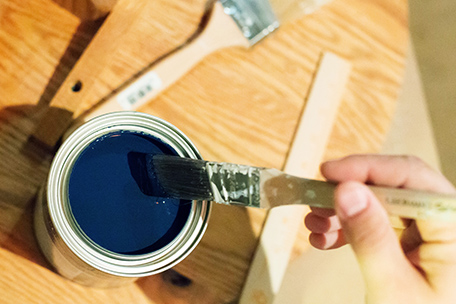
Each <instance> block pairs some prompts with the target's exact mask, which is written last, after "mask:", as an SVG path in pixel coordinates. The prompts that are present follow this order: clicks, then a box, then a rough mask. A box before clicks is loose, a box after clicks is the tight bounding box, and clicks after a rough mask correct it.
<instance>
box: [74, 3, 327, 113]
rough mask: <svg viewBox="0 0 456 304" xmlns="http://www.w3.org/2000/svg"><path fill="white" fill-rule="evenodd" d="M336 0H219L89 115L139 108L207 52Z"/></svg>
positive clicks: (246, 42) (244, 43)
mask: <svg viewBox="0 0 456 304" xmlns="http://www.w3.org/2000/svg"><path fill="white" fill-rule="evenodd" d="M330 1H331V0H218V1H210V2H209V3H211V2H212V6H211V7H210V10H209V11H208V13H207V14H206V15H207V17H205V18H203V20H206V21H204V22H202V24H201V27H202V28H201V29H200V31H199V32H196V33H195V34H194V35H193V36H192V37H191V38H190V39H189V40H188V41H187V42H186V43H185V44H184V45H182V46H181V47H179V48H178V49H177V50H175V51H174V52H172V53H171V54H169V55H167V56H166V57H165V58H163V60H161V61H159V62H157V63H154V64H152V65H151V66H149V67H147V68H145V69H144V70H142V71H140V72H139V73H138V74H137V75H135V76H134V78H133V79H131V80H130V81H128V82H127V83H125V84H124V85H122V86H121V87H120V88H117V89H116V93H115V94H112V95H111V96H109V97H108V98H106V99H105V100H104V101H103V102H101V103H100V104H99V105H98V106H97V107H96V108H94V109H93V110H91V111H90V112H88V113H86V114H84V115H83V117H82V119H83V120H84V121H87V120H88V119H90V118H92V117H95V116H98V115H101V114H104V113H107V112H112V111H121V110H136V109H138V108H139V107H140V106H142V105H144V104H145V103H147V102H148V101H150V100H151V99H153V98H154V97H155V96H157V95H158V94H159V93H161V92H162V91H164V90H165V89H166V88H168V87H169V86H171V85H172V84H173V83H175V82H176V81H177V80H178V79H180V78H181V77H182V76H183V75H185V74H186V73H187V72H188V71H190V70H191V69H192V68H193V67H194V66H195V65H196V64H198V63H199V62H200V61H201V60H203V59H204V58H205V57H206V56H207V55H209V54H211V53H214V52H216V51H218V50H220V49H223V48H227V47H234V46H238V47H244V48H250V47H252V46H254V45H255V44H257V43H258V42H259V41H261V40H262V39H264V38H265V37H267V36H268V35H269V34H271V33H272V32H274V31H275V30H276V29H277V28H279V27H280V26H281V25H282V24H284V23H286V22H290V21H292V20H294V19H296V18H298V17H300V16H302V15H306V14H310V13H312V12H314V11H315V10H316V9H318V8H319V7H321V6H322V5H324V4H326V3H328V2H330Z"/></svg>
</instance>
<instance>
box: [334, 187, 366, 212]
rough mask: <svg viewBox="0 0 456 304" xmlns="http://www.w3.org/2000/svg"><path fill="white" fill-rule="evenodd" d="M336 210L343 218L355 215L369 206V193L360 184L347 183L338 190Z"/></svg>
mask: <svg viewBox="0 0 456 304" xmlns="http://www.w3.org/2000/svg"><path fill="white" fill-rule="evenodd" d="M336 199H337V200H338V203H337V204H336V212H337V213H338V215H339V216H340V217H342V218H350V217H353V216H355V215H357V214H359V213H360V212H362V211H363V210H364V209H366V207H367V195H366V191H365V189H363V188H362V186H360V185H345V187H341V188H339V190H338V193H337V197H336Z"/></svg>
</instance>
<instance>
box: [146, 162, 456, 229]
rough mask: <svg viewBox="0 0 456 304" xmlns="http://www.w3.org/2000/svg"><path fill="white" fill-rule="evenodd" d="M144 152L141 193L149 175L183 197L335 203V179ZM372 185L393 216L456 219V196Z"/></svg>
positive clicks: (265, 204)
mask: <svg viewBox="0 0 456 304" xmlns="http://www.w3.org/2000/svg"><path fill="white" fill-rule="evenodd" d="M143 157H144V158H143V162H142V163H141V166H142V172H143V173H142V177H141V178H140V179H139V180H141V181H139V182H138V185H139V187H140V188H141V190H142V191H143V192H144V191H147V187H148V184H149V181H150V179H154V180H155V179H158V182H159V184H160V185H161V187H162V188H163V190H164V191H165V192H166V193H167V194H168V195H169V196H170V197H175V198H181V199H188V200H209V201H215V202H216V203H221V204H228V205H241V206H246V207H257V208H272V207H277V206H283V205H294V204H304V205H309V206H313V207H321V208H333V207H334V197H333V195H334V190H335V187H336V184H333V183H329V182H324V181H317V180H311V179H305V178H300V177H296V176H291V175H288V174H285V173H283V172H281V171H279V170H276V169H267V168H259V167H252V166H245V165H238V164H231V163H218V162H208V161H204V160H197V159H190V158H182V157H176V156H167V155H151V154H150V155H149V154H146V155H143ZM137 164H139V163H137ZM146 170H147V172H146ZM137 181H138V179H137ZM369 188H370V189H371V190H372V191H373V192H374V193H375V195H376V196H377V197H378V199H379V200H380V201H381V202H382V203H383V205H384V207H385V209H386V210H387V212H388V213H390V214H391V215H395V216H401V217H405V218H412V219H436V220H446V221H456V197H455V196H451V195H445V194H437V193H430V192H423V191H417V190H408V189H397V188H386V187H377V186H369Z"/></svg>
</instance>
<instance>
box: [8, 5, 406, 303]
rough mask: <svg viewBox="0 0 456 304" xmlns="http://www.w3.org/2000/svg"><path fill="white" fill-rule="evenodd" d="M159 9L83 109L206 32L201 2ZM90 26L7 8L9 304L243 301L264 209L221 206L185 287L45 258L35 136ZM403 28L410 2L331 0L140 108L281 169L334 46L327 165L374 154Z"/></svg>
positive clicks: (220, 55)
mask: <svg viewBox="0 0 456 304" xmlns="http://www.w3.org/2000/svg"><path fill="white" fill-rule="evenodd" d="M153 3H154V5H153V9H150V11H149V12H148V13H147V15H143V16H140V17H139V18H138V20H137V22H136V23H135V27H134V29H132V30H131V31H130V33H129V34H128V35H127V36H126V37H124V38H122V42H121V43H120V44H121V47H120V48H119V49H118V51H117V53H116V54H115V55H114V58H113V60H112V62H111V63H110V64H109V65H107V66H105V67H104V68H103V71H102V72H101V73H100V74H98V75H95V76H96V81H95V83H94V89H93V90H91V93H90V94H88V95H87V96H86V98H85V100H84V105H83V106H84V107H86V108H89V107H91V106H92V105H94V104H95V103H97V102H98V101H99V100H100V99H102V98H103V97H105V96H106V95H108V94H109V93H110V92H111V90H112V89H113V88H115V87H117V86H118V85H120V84H121V83H123V82H125V81H126V80H127V79H129V78H130V77H131V76H132V75H134V74H135V73H136V72H137V71H139V70H140V69H142V68H143V67H145V66H147V65H148V64H149V63H150V62H153V61H154V60H156V59H157V58H159V57H160V56H162V55H164V54H166V53H168V52H170V51H171V50H173V49H175V48H176V47H178V46H179V45H181V44H182V43H184V42H185V41H186V40H187V39H188V38H189V37H190V36H191V35H192V33H193V32H194V31H195V30H196V29H197V27H198V24H199V22H200V20H201V16H202V14H203V12H204V7H205V1H203V0H192V1H187V0H176V1H166V0H156V1H153ZM93 33H94V29H93V28H92V27H91V26H87V23H82V22H81V21H80V20H79V19H78V18H76V17H75V16H74V15H72V14H70V13H69V12H68V11H66V10H64V9H62V8H61V7H59V6H58V5H57V4H55V3H54V2H52V1H51V0H34V1H32V0H5V1H2V2H1V3H0V56H1V60H0V106H1V110H0V138H1V140H0V155H1V158H2V162H1V163H0V181H1V182H0V210H1V212H0V246H1V249H0V255H1V256H0V269H1V270H2V271H1V272H2V276H0V294H2V301H3V302H5V303H17V299H20V300H21V301H20V302H21V303H42V302H47V303H61V299H68V301H66V302H69V303H72V302H77V303H100V302H103V303H121V302H122V303H226V302H229V301H231V300H233V299H236V298H237V297H238V296H239V294H240V290H241V288H242V285H243V283H244V280H245V276H246V273H247V270H248V267H249V263H250V259H251V257H252V254H253V252H254V249H255V246H256V241H257V238H258V235H259V233H260V231H261V228H262V224H263V221H264V217H265V214H264V213H262V212H261V211H258V210H249V209H242V208H230V209H229V210H228V209H225V208H226V207H225V208H223V207H224V206H216V208H214V212H213V214H212V219H211V221H210V224H209V228H208V231H207V233H206V235H205V237H204V238H203V240H202V242H201V245H200V246H198V247H197V249H196V250H195V251H194V252H193V253H192V254H191V255H190V256H189V258H188V259H186V260H185V261H183V262H182V263H181V264H179V266H178V267H176V269H177V270H178V271H180V272H181V273H183V274H185V275H186V276H188V277H189V278H191V279H192V280H193V282H194V284H193V285H192V286H191V287H189V288H188V289H182V288H180V289H179V288H176V286H170V285H169V284H165V283H164V282H163V280H162V279H161V276H154V277H150V278H147V279H142V280H140V281H139V282H138V284H132V285H128V286H125V287H122V288H119V289H111V290H94V289H91V288H87V287H82V286H77V285H76V284H73V283H71V282H68V281H67V280H65V279H63V278H61V277H59V276H57V275H56V274H55V273H54V272H53V271H51V270H49V269H48V267H49V266H48V265H47V263H46V262H45V261H44V259H43V257H42V256H41V254H40V253H39V251H38V249H37V246H36V243H35V241H34V237H33V231H32V228H31V227H32V225H31V214H32V211H33V206H34V197H35V194H36V191H37V188H38V187H39V185H40V184H41V183H42V182H44V180H45V178H46V175H47V170H48V166H49V163H50V161H51V159H52V156H53V153H52V152H49V151H46V150H42V149H40V147H39V146H38V145H35V144H34V143H33V142H31V141H29V137H30V135H31V134H32V132H33V130H34V128H35V127H36V125H37V122H38V121H39V118H40V115H41V114H42V111H43V108H45V107H46V104H47V102H49V97H50V96H51V95H52V94H51V93H52V91H55V89H56V87H58V84H59V83H62V82H63V80H64V79H65V76H66V74H68V71H69V70H70V69H71V67H72V65H73V64H74V62H76V59H77V57H78V56H79V55H80V50H81V48H84V47H85V46H86V45H87V42H88V41H90V39H91V38H92V36H93ZM407 34H408V33H407V4H406V1H405V0H401V1H396V0H373V1H362V0H335V1H334V2H332V3H331V4H329V5H327V6H326V7H325V8H323V9H321V10H319V11H317V12H316V13H314V14H312V15H309V16H306V17H305V18H302V19H299V20H296V21H295V22H293V23H289V24H287V25H284V26H283V27H282V28H281V29H280V30H279V31H278V32H277V33H275V34H274V35H272V36H271V37H268V38H267V39H266V40H264V41H262V42H261V43H260V44H258V45H256V46H255V47H254V48H252V49H250V50H243V49H241V48H231V49H225V50H223V51H219V52H217V53H214V54H211V55H210V56H208V57H207V58H205V60H203V61H202V62H201V63H200V64H199V65H197V66H196V67H195V68H194V69H193V70H191V71H190V72H189V73H188V74H187V75H186V76H184V77H183V78H181V79H180V80H179V81H178V82H176V83H175V84H174V85H173V86H172V87H171V88H169V89H168V90H167V91H165V92H163V93H162V94H161V95H160V96H159V97H157V98H156V99H155V100H154V101H153V102H151V103H149V104H147V105H145V106H143V107H142V108H141V109H140V110H141V111H144V112H147V113H150V114H154V115H157V116H159V117H161V118H163V119H165V120H168V121H169V122H171V123H173V124H174V125H176V126H177V127H179V128H180V129H181V130H182V131H183V132H184V133H186V134H187V135H188V136H189V137H190V138H191V140H192V141H193V142H194V143H195V144H196V146H197V147H198V148H199V149H200V151H201V153H202V155H203V156H204V157H205V158H207V159H212V160H218V161H231V162H240V163H247V164H252V165H258V166H269V167H276V168H281V167H282V166H283V164H284V162H285V159H286V155H287V152H288V150H289V148H290V145H291V142H292V139H293V135H294V132H295V128H296V126H297V123H298V120H299V116H300V113H301V112H302V110H303V108H304V106H305V97H306V96H307V94H308V92H309V86H310V83H311V80H312V78H313V75H314V72H315V69H316V66H317V61H318V58H319V54H320V53H321V52H322V51H331V52H333V53H335V54H338V55H340V56H341V57H344V58H347V59H348V60H350V61H351V62H352V63H353V71H352V74H351V78H350V81H349V83H348V85H347V92H346V94H345V97H344V100H343V101H342V105H341V108H340V111H339V114H338V117H337V119H336V123H335V128H334V130H333V132H332V134H331V138H330V140H329V144H328V148H327V150H326V153H325V156H324V159H328V158H333V157H340V156H343V155H346V154H349V153H355V152H356V153H361V152H376V151H378V150H379V147H380V146H381V143H382V141H383V138H384V135H385V133H386V131H387V129H388V126H389V122H390V119H391V116H392V113H393V111H394V105H395V101H396V97H397V93H398V90H399V87H400V84H401V81H402V72H403V65H404V56H405V52H406V47H407V45H406V42H407ZM303 231H304V228H303ZM303 234H304V235H305V233H304V232H303ZM301 244H302V247H300V246H297V247H296V248H295V252H294V254H295V255H298V254H299V253H300V252H302V251H305V250H306V248H307V246H305V245H306V244H307V243H306V241H305V240H302V241H301ZM298 245H300V244H298ZM163 284H165V285H163ZM163 286H165V287H166V288H162V287H163ZM24 290H27V293H26V294H24ZM177 290H179V292H178V291H177ZM201 299H202V300H201ZM204 301H206V302H204Z"/></svg>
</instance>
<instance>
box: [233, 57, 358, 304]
mask: <svg viewBox="0 0 456 304" xmlns="http://www.w3.org/2000/svg"><path fill="white" fill-rule="evenodd" d="M350 70H351V64H350V63H349V62H348V61H346V60H345V59H342V58H340V57H338V56H336V55H334V54H332V53H328V52H326V53H324V54H323V57H322V59H321V62H320V64H319V68H318V70H317V73H316V76H315V79H314V82H313V84H312V88H311V91H310V94H309V97H308V100H307V102H306V105H305V108H304V113H303V114H302V117H301V120H300V122H299V125H298V128H297V131H296V135H295V138H294V140H293V143H292V145H291V148H290V152H289V154H288V158H287V161H286V163H285V167H284V171H285V172H286V173H288V174H291V175H295V176H300V177H306V178H315V177H316V176H317V175H318V172H319V170H318V169H319V165H320V163H321V161H322V160H323V155H324V152H325V149H326V146H327V143H328V140H329V137H330V134H331V131H332V128H333V126H334V122H335V120H336V117H337V114H338V110H339V105H340V103H341V101H342V97H343V94H344V93H345V89H346V84H347V82H348V78H349V73H350ZM308 211H309V209H308V207H306V206H286V207H281V208H274V209H271V211H269V214H268V217H267V219H266V223H265V226H264V229H263V232H262V233H261V236H260V240H259V245H258V248H257V249H256V253H255V256H254V258H253V261H252V263H251V266H250V270H249V275H248V277H247V280H246V283H245V286H244V289H243V292H242V296H241V301H240V303H241V304H243V303H246V304H247V303H264V304H266V303H274V302H275V298H276V296H277V294H278V292H279V290H280V287H281V285H282V279H283V277H284V274H285V270H286V268H287V265H288V261H289V260H290V257H291V254H292V251H293V246H294V244H295V241H296V237H297V235H298V231H299V230H302V229H304V227H303V224H302V223H303V219H304V216H305V214H306V213H307V212H308Z"/></svg>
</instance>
